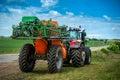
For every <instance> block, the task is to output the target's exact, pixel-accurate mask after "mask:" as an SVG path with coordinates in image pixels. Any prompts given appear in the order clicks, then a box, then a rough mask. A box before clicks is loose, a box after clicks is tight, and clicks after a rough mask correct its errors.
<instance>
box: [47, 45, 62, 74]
mask: <svg viewBox="0 0 120 80" xmlns="http://www.w3.org/2000/svg"><path fill="white" fill-rule="evenodd" d="M47 59H48V70H49V72H50V73H56V72H59V71H60V70H61V68H62V64H63V56H62V48H61V46H59V45H52V46H51V47H50V48H49V51H48V53H47Z"/></svg>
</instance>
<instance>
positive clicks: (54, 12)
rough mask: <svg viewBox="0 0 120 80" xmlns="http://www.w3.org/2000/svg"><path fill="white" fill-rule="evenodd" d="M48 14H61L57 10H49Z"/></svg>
mask: <svg viewBox="0 0 120 80" xmlns="http://www.w3.org/2000/svg"><path fill="white" fill-rule="evenodd" d="M49 14H50V15H51V16H61V14H60V13H59V12H57V11H54V10H51V11H49Z"/></svg>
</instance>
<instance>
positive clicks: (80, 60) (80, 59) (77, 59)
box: [71, 49, 85, 67]
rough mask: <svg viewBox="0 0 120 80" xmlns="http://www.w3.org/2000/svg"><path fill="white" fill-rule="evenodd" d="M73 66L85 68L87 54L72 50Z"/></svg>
mask: <svg viewBox="0 0 120 80" xmlns="http://www.w3.org/2000/svg"><path fill="white" fill-rule="evenodd" d="M71 57H72V64H73V66H75V67H79V66H84V62H85V52H84V51H80V50H79V49H78V50H77V49H76V50H72V55H71Z"/></svg>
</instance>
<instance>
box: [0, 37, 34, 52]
mask: <svg viewBox="0 0 120 80" xmlns="http://www.w3.org/2000/svg"><path fill="white" fill-rule="evenodd" d="M25 43H32V40H14V39H11V38H8V37H6V38H0V54H4V53H18V52H19V50H20V49H21V47H22V46H23V45H24V44H25Z"/></svg>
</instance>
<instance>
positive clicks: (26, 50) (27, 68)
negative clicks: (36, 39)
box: [19, 44, 35, 72]
mask: <svg viewBox="0 0 120 80" xmlns="http://www.w3.org/2000/svg"><path fill="white" fill-rule="evenodd" d="M34 66H35V48H34V46H33V45H32V44H25V45H24V46H23V47H22V49H21V51H20V54H19V68H20V70H21V71H22V72H31V71H32V70H33V68H34Z"/></svg>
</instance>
